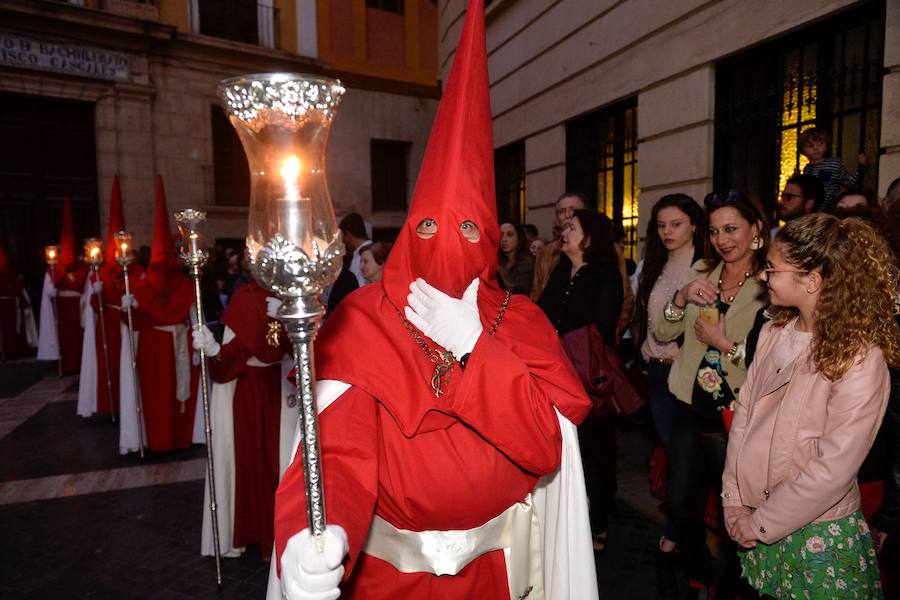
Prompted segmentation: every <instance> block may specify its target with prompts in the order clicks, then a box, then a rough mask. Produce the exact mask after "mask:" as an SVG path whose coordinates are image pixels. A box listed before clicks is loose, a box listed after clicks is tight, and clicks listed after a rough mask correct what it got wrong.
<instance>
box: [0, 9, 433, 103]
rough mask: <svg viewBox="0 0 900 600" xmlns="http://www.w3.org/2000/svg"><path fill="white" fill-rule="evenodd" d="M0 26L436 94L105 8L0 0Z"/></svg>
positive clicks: (234, 66) (241, 69)
mask: <svg viewBox="0 0 900 600" xmlns="http://www.w3.org/2000/svg"><path fill="white" fill-rule="evenodd" d="M0 24H2V25H0V28H2V29H6V30H10V31H13V32H16V33H26V34H30V35H34V36H47V37H51V38H56V39H60V40H66V41H71V42H79V43H85V44H90V45H93V46H102V47H106V48H114V49H117V50H124V51H126V52H134V53H147V54H151V55H155V56H159V57H162V58H164V59H178V60H186V61H188V62H195V63H198V64H205V65H208V67H209V68H210V69H214V70H220V71H222V72H223V73H226V74H232V75H234V74H238V73H248V72H260V71H264V72H270V71H300V72H305V73H311V74H315V75H322V76H327V77H335V78H339V79H340V80H341V81H342V82H343V83H344V84H345V85H347V86H349V87H352V88H358V89H364V90H370V91H376V92H385V93H392V94H398V95H404V96H418V97H423V98H440V95H441V90H440V86H438V85H422V84H416V83H409V82H404V81H397V80H394V79H386V78H380V77H373V76H368V75H360V74H358V73H353V72H347V71H341V70H338V69H333V68H330V67H329V65H328V64H326V63H323V62H322V61H319V60H316V59H313V58H309V57H305V56H300V55H297V54H293V53H291V52H286V51H284V50H280V49H277V48H263V47H261V46H256V45H253V44H245V43H241V42H234V41H231V40H226V39H221V38H215V37H211V36H205V35H199V34H193V33H184V32H180V31H178V30H177V28H176V27H175V26H173V25H167V24H164V23H160V22H157V21H148V20H143V19H139V18H135V17H130V16H125V15H119V14H115V13H111V12H108V11H105V10H99V9H92V8H85V7H81V6H76V5H72V4H65V3H58V2H48V1H44V0H0Z"/></svg>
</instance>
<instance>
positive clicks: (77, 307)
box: [53, 261, 88, 373]
mask: <svg viewBox="0 0 900 600" xmlns="http://www.w3.org/2000/svg"><path fill="white" fill-rule="evenodd" d="M87 275H88V269H87V266H86V265H85V264H84V263H83V262H81V261H77V262H74V263H71V264H69V265H68V266H66V267H64V268H63V267H60V266H59V265H57V269H56V272H55V273H54V281H53V285H55V286H56V290H57V295H56V322H57V323H58V325H59V352H60V357H61V360H62V370H63V373H78V372H79V371H80V370H81V336H82V335H84V330H83V329H82V328H81V294H82V293H83V292H84V282H85V280H86V279H87Z"/></svg>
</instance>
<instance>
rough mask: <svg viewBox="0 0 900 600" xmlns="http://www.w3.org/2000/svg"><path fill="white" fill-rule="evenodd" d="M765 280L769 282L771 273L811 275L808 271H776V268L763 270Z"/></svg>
mask: <svg viewBox="0 0 900 600" xmlns="http://www.w3.org/2000/svg"><path fill="white" fill-rule="evenodd" d="M762 272H763V273H764V277H765V280H766V281H768V280H769V273H809V271H807V270H806V269H776V268H775V267H766V268H765V269H763V270H762Z"/></svg>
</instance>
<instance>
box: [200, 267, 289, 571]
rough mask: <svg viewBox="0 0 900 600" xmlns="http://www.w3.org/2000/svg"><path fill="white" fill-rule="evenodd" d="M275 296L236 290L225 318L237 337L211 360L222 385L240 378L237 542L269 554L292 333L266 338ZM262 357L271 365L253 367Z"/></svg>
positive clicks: (236, 416)
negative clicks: (285, 362)
mask: <svg viewBox="0 0 900 600" xmlns="http://www.w3.org/2000/svg"><path fill="white" fill-rule="evenodd" d="M269 296H270V294H269V293H267V292H266V291H265V290H263V289H262V288H260V287H259V286H258V285H257V284H256V282H253V281H251V282H250V283H249V284H247V285H243V286H241V287H240V288H238V290H237V291H236V292H235V293H234V296H232V298H231V301H230V302H229V303H228V308H227V310H226V311H225V314H224V315H223V321H224V322H225V324H226V325H228V327H229V328H231V330H232V331H234V333H235V339H233V340H232V341H231V342H229V343H228V344H225V345H223V346H222V349H221V350H220V352H219V354H218V356H217V357H216V358H215V359H214V360H211V361H210V362H209V365H210V377H212V380H213V381H215V382H216V383H226V382H228V381H232V380H234V379H237V384H236V386H235V391H234V405H233V406H234V408H233V411H234V458H235V491H234V541H233V543H232V545H233V546H234V547H235V548H237V547H240V546H247V545H249V544H259V549H260V553H261V554H262V555H263V557H266V558H268V556H269V553H270V552H271V551H272V542H273V540H274V539H275V538H274V535H275V532H274V521H275V489H276V488H277V487H278V477H279V474H280V473H279V444H280V435H281V364H280V361H281V358H282V357H283V356H284V354H285V351H286V350H287V348H288V346H287V334H286V333H285V332H284V331H283V330H281V333H280V341H281V343H280V344H278V345H276V346H271V345H269V343H268V342H267V340H266V334H267V333H268V331H269V323H277V321H274V320H273V319H269V318H268V317H267V316H266V298H267V297H269ZM251 357H256V358H257V359H258V360H260V361H261V362H265V363H275V364H273V365H271V366H268V367H251V366H247V360H248V359H250V358H251Z"/></svg>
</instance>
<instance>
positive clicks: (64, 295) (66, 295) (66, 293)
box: [56, 290, 81, 298]
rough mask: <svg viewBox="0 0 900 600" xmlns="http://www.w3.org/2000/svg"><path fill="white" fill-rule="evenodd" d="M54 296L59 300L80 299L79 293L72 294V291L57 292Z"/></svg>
mask: <svg viewBox="0 0 900 600" xmlns="http://www.w3.org/2000/svg"><path fill="white" fill-rule="evenodd" d="M56 295H57V296H59V297H60V298H81V292H74V291H72V290H59V291H57V292H56Z"/></svg>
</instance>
